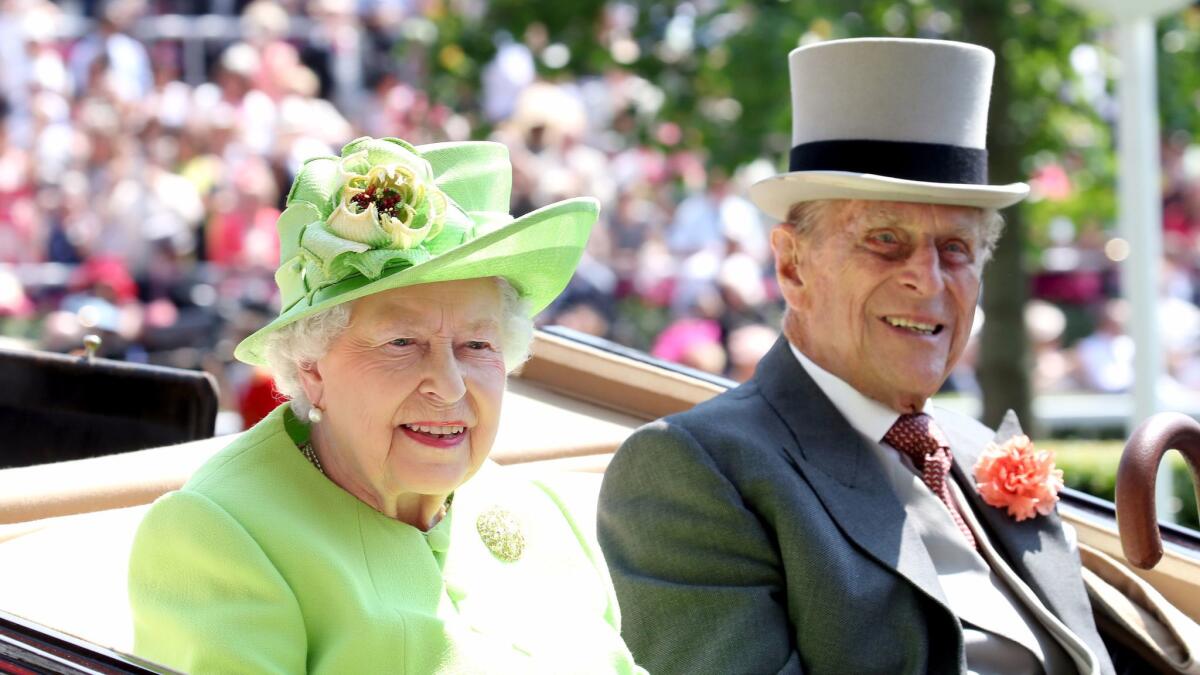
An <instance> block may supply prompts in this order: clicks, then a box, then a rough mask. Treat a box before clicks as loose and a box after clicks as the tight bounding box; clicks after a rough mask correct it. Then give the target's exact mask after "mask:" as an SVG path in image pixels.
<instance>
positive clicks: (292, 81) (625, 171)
mask: <svg viewBox="0 0 1200 675" xmlns="http://www.w3.org/2000/svg"><path fill="white" fill-rule="evenodd" d="M964 4H969V5H971V6H972V7H970V8H963V7H962V5H964ZM0 6H2V7H3V14H2V15H0V93H2V96H3V98H2V101H0V115H3V124H2V125H0V134H2V135H0V335H3V336H4V337H2V338H0V339H2V340H3V342H4V344H5V345H6V346H20V347H33V348H41V349H49V350H54V351H63V352H67V351H72V350H76V349H78V348H79V347H80V346H81V344H82V337H83V335H85V334H87V333H99V334H101V335H102V336H103V338H104V342H103V347H102V355H104V356H108V357H110V358H116V359H124V360H128V361H136V362H147V363H156V364H165V365H173V366H179V367H184V368H197V369H204V370H207V371H209V372H211V373H212V374H213V375H214V376H215V377H216V378H217V380H218V382H219V383H220V392H221V405H222V410H223V413H222V415H221V417H220V422H219V429H218V430H219V431H220V432H231V431H237V430H239V429H241V428H244V427H245V426H247V425H249V424H252V423H253V422H254V421H256V420H257V419H259V418H261V417H262V415H264V414H265V413H266V411H268V410H269V409H270V408H272V407H273V406H274V405H275V400H274V394H273V391H272V389H271V383H270V379H269V376H268V375H267V374H266V373H262V372H256V371H254V370H253V369H251V368H250V367H248V366H244V365H242V364H239V363H237V362H236V361H234V360H233V358H232V352H233V347H234V345H235V344H237V342H238V341H239V340H240V339H241V338H242V337H243V336H245V335H246V334H248V333H249V332H250V331H252V330H254V329H255V328H257V327H259V326H261V325H262V324H263V323H265V322H266V321H267V320H268V319H269V317H271V316H273V315H274V314H275V313H276V311H277V304H276V303H277V295H276V291H275V287H274V283H273V279H272V274H273V272H274V270H275V267H276V265H277V263H278V242H277V239H276V235H275V230H274V221H275V218H276V217H277V216H278V215H279V212H280V209H281V207H282V202H283V199H284V197H285V195H286V190H287V186H288V185H289V184H290V182H291V179H292V177H293V175H294V174H295V172H296V170H297V168H298V167H299V166H300V164H301V163H302V162H303V161H304V160H305V159H307V158H309V157H313V156H318V155H327V154H331V153H336V152H337V151H338V149H339V148H340V147H341V145H342V144H343V143H345V142H346V141H348V140H350V139H352V138H354V137H356V136H358V135H362V134H370V135H375V136H384V135H392V136H400V137H402V138H405V139H407V140H409V141H411V142H413V143H416V144H420V143H428V142H435V141H444V140H466V139H493V140H497V141H500V142H503V143H505V144H506V145H507V146H508V147H509V149H510V151H511V154H512V161H513V168H514V175H513V196H512V210H513V213H514V214H521V213H524V212H527V211H530V210H532V209H535V208H538V207H540V206H542V205H545V204H548V203H550V202H553V201H555V200H558V199H562V198H565V197H571V196H577V195H594V196H596V197H597V198H599V199H600V201H601V202H602V204H603V213H602V217H601V221H600V223H599V225H598V226H597V228H596V231H595V233H594V234H593V237H592V239H591V242H590V245H589V249H588V254H587V256H586V258H585V260H584V262H583V264H582V265H581V266H580V268H579V272H578V274H577V275H576V277H575V279H574V280H573V281H572V283H571V285H570V287H569V289H568V291H567V292H566V293H565V294H564V295H563V297H562V298H561V299H560V301H559V302H558V303H556V304H555V305H554V306H553V307H551V308H550V309H549V310H548V311H547V312H545V313H544V314H543V315H542V316H541V317H540V322H541V323H543V324H559V325H563V326H567V327H570V328H573V329H575V330H578V331H582V332H585V333H590V334H594V335H598V336H602V337H605V338H608V339H611V340H615V341H617V342H620V343H622V344H626V345H630V346H633V347H636V348H638V349H642V350H645V351H647V352H650V353H651V354H653V355H655V356H657V357H660V358H663V359H666V360H669V361H674V362H677V363H680V364H684V365H687V366H691V367H694V368H697V369H700V370H705V371H709V372H712V373H716V374H721V375H725V376H728V377H730V378H733V379H737V380H742V379H745V378H746V377H748V376H749V374H750V373H751V372H752V371H753V368H754V365H755V363H756V362H757V360H758V359H759V357H760V356H761V355H762V354H764V353H765V352H766V350H767V349H768V348H769V347H770V345H771V344H772V342H773V341H774V339H775V337H776V336H777V334H778V329H777V323H778V317H779V314H780V303H779V300H778V291H777V289H776V287H775V284H774V280H773V272H772V268H771V261H770V252H769V249H768V247H767V240H766V234H767V232H768V230H769V227H770V226H771V225H772V223H770V222H767V221H766V220H765V219H764V217H763V216H762V215H761V214H760V213H759V212H758V211H757V210H756V209H755V208H754V207H753V206H752V205H751V204H750V203H749V202H748V201H747V200H746V199H745V197H744V195H745V194H746V188H747V186H748V185H749V184H750V183H752V182H753V181H755V180H758V179H761V178H763V177H766V176H769V175H771V174H773V173H774V172H775V171H776V170H778V168H779V167H781V166H783V165H784V159H783V158H784V157H785V155H786V153H787V151H788V149H789V146H790V93H789V91H788V85H787V72H786V54H787V52H788V51H789V50H790V49H792V48H794V47H796V46H797V45H802V44H807V43H811V42H815V41H819V40H825V39H829V38H837V37H853V36H864V35H897V36H919V37H932V38H941V37H944V38H954V39H966V40H970V41H974V42H979V43H983V44H987V45H989V46H991V47H992V48H993V49H995V50H996V51H997V55H998V69H997V70H998V77H999V78H1000V79H1001V80H1002V81H1003V82H1004V83H1005V84H1004V86H1003V87H1002V88H999V89H998V90H997V94H996V97H997V98H996V101H995V103H996V105H995V107H994V109H993V113H992V116H993V119H992V126H993V132H992V138H991V139H990V140H989V144H990V145H991V147H992V164H993V167H992V173H993V178H994V182H1007V181H1009V180H1027V181H1028V182H1030V183H1031V184H1032V187H1033V194H1032V197H1031V198H1030V200H1029V201H1028V202H1026V203H1025V204H1024V205H1022V206H1021V207H1019V208H1018V209H1014V210H1011V211H1010V212H1009V213H1008V214H1007V217H1008V219H1009V221H1010V235H1009V237H1008V239H1007V240H1006V243H1005V244H1004V245H1002V248H1001V251H1000V252H998V255H997V265H999V267H997V269H998V270H1007V271H1004V272H1003V274H1005V275H1006V276H1004V277H1003V278H1000V279H997V278H989V280H988V281H987V283H986V284H985V292H986V293H988V294H991V295H992V296H993V298H1000V299H1003V298H1005V297H1008V298H1012V299H1014V301H1015V302H1017V303H1019V304H1018V305H1017V307H1023V312H1022V311H1017V312H1015V313H1009V315H1007V316H1002V315H1001V316H994V317H993V316H988V317H982V320H981V321H980V322H979V323H980V324H981V325H982V324H983V323H984V322H986V321H989V320H992V321H996V322H1004V323H1003V324H1000V323H997V324H995V325H998V326H1002V327H1004V328H1005V330H1004V331H1000V332H999V333H998V334H1000V335H1004V336H1006V339H1007V343H1012V344H1011V345H1009V344H1007V343H1006V344H1004V345H1000V344H998V343H997V342H995V341H993V343H992V344H989V343H988V342H987V341H986V340H985V341H983V343H982V344H980V343H979V342H976V343H975V344H973V345H972V347H971V348H970V349H969V351H968V354H967V357H966V358H965V359H964V362H963V364H962V366H961V367H960V368H959V369H958V370H957V371H956V372H955V373H954V374H953V376H952V377H951V379H950V381H949V382H948V383H947V387H946V389H947V391H946V401H947V405H951V406H958V407H959V408H960V409H963V410H966V411H968V412H974V413H979V412H980V411H981V410H983V408H982V404H981V401H983V400H985V397H986V396H1000V397H1007V398H1006V400H1009V399H1012V398H1013V397H1015V398H1016V399H1017V400H1022V398H1024V399H1025V400H1029V401H1031V402H1032V410H1033V412H1034V416H1033V417H1034V419H1035V424H1036V426H1035V428H1036V430H1037V431H1038V433H1039V435H1042V436H1045V437H1046V438H1047V439H1050V438H1054V439H1055V440H1054V441H1053V443H1054V444H1056V445H1057V446H1058V447H1059V448H1060V454H1061V456H1062V458H1063V459H1062V461H1060V464H1064V465H1066V466H1067V467H1068V481H1069V482H1073V484H1074V485H1076V486H1079V487H1084V488H1086V489H1088V490H1090V491H1093V492H1095V493H1097V494H1100V495H1101V496H1106V497H1109V498H1111V490H1112V484H1111V481H1112V467H1113V466H1114V464H1115V452H1116V451H1117V450H1118V449H1119V445H1120V443H1119V442H1113V441H1112V440H1111V439H1114V438H1119V437H1120V435H1121V434H1123V433H1124V424H1125V420H1126V419H1127V418H1128V417H1129V414H1130V409H1131V408H1130V404H1129V400H1128V395H1127V392H1128V391H1129V390H1130V387H1131V385H1132V383H1133V382H1134V379H1135V377H1136V376H1137V373H1136V372H1135V369H1134V362H1133V344H1132V341H1131V339H1130V337H1129V335H1128V334H1127V328H1128V325H1127V323H1128V316H1129V307H1127V306H1126V305H1125V303H1124V301H1123V300H1120V299H1118V297H1119V296H1120V283H1121V279H1120V272H1119V263H1120V261H1122V260H1123V259H1125V258H1126V257H1127V256H1129V255H1130V243H1129V242H1128V241H1126V240H1125V239H1122V238H1120V237H1119V236H1117V235H1116V233H1115V232H1116V225H1115V219H1116V203H1115V198H1116V197H1115V196H1116V183H1115V181H1116V176H1115V173H1116V166H1117V163H1116V159H1115V148H1114V136H1115V133H1114V123H1115V115H1116V108H1117V106H1116V100H1115V95H1114V78H1115V77H1117V75H1118V72H1119V63H1118V62H1117V60H1116V58H1115V56H1114V48H1113V45H1112V41H1113V36H1112V29H1111V26H1110V24H1109V23H1108V22H1106V21H1105V20H1104V18H1103V17H1098V16H1093V15H1087V14H1083V13H1080V12H1078V11H1076V10H1074V9H1070V8H1068V7H1066V6H1064V5H1062V4H1061V3H1060V2H1058V1H1039V2H1037V3H1033V2H1026V1H1023V0H1009V1H1007V2H1004V1H988V2H972V3H952V2H940V1H935V0H910V1H908V2H894V1H891V0H860V1H858V2H825V3H812V2H728V3H719V2H715V1H712V0H693V1H690V2H607V1H600V0H581V1H574V0H572V1H570V2H563V1H558V2H553V1H537V2H527V1H519V0H499V1H497V2H484V1H482V0H457V1H455V0H429V1H421V0H412V1H403V0H395V1H389V0H319V1H312V2H302V1H298V0H297V1H283V2H273V1H269V0H255V1H254V2H249V3H247V2H242V1H239V0H224V1H222V0H212V1H208V2H203V1H200V0H193V1H189V0H159V1H140V0H114V1H112V2H95V1H77V2H58V3H51V2H45V1H41V0H5V1H4V2H3V3H2V4H0ZM847 8H849V9H850V11H847ZM1158 51H1159V53H1158V64H1159V91H1160V94H1159V103H1160V106H1161V124H1162V141H1161V143H1162V146H1161V151H1162V159H1163V176H1164V180H1163V185H1162V204H1163V222H1162V223H1161V225H1160V224H1158V223H1151V224H1147V227H1161V228H1162V230H1163V234H1164V237H1165V240H1164V241H1165V246H1164V251H1165V255H1164V256H1163V258H1162V260H1161V267H1160V270H1159V278H1158V289H1159V295H1160V302H1159V307H1160V311H1159V323H1160V326H1159V327H1160V336H1161V341H1162V344H1161V349H1162V351H1163V354H1164V357H1165V359H1166V365H1167V374H1166V377H1165V378H1164V380H1163V382H1162V386H1161V387H1160V395H1161V397H1162V400H1163V402H1164V405H1165V407H1166V408H1168V409H1176V410H1184V411H1186V412H1190V413H1192V414H1194V415H1200V339H1198V338H1200V309H1198V308H1197V305H1196V303H1197V299H1198V286H1197V284H1198V282H1200V276H1198V274H1200V270H1198V263H1197V260H1198V257H1200V238H1198V236H1197V234H1198V233H1200V145H1198V144H1197V142H1196V141H1197V132H1198V131H1200V10H1197V9H1195V8H1192V9H1188V10H1185V11H1183V12H1181V13H1178V14H1175V15H1172V16H1171V17H1169V18H1166V19H1163V20H1162V21H1160V22H1159V25H1158ZM814 95H820V92H814ZM1005 261H1007V262H1005ZM1001 304H1002V303H1001ZM987 306H988V305H986V304H985V308H986V307H987ZM981 332H982V331H981ZM1022 335H1026V336H1027V338H1028V341H1024V340H1022V339H1021V336H1022ZM1013 345H1016V347H1014V346H1013ZM1001 349H1003V350H1004V351H1003V352H1001V351H997V350H1001ZM989 350H991V351H990V352H989ZM989 353H991V354H994V355H995V354H999V355H1000V358H999V359H998V361H999V362H1001V366H1002V367H1003V366H1005V364H1007V366H1006V367H1007V368H1008V370H1007V371H1005V370H1003V368H1002V369H1001V371H1000V372H1001V374H1002V375H1001V376H1000V377H998V378H993V379H992V380H990V381H989V380H988V378H986V377H979V373H978V372H977V370H976V365H977V364H979V363H981V356H986V355H987V354H989ZM1005 372H1007V373H1017V374H1016V375H1011V374H1010V375H1003V373H1005ZM1026 379H1027V380H1028V381H1027V382H1026V381H1025V380H1026ZM981 381H983V382H985V383H987V386H984V387H981V385H980V382H981ZM985 390H986V391H985ZM1080 439H1084V440H1080ZM1103 439H1109V440H1107V441H1106V440H1103ZM1180 464H1181V463H1180ZM1178 474H1179V477H1180V480H1181V481H1182V480H1183V478H1182V476H1183V473H1182V470H1180V471H1179V472H1178ZM1178 494H1185V492H1183V491H1178ZM1174 508H1175V510H1177V511H1179V513H1180V517H1181V518H1182V519H1183V520H1184V521H1185V522H1192V523H1195V519H1196V515H1195V505H1194V504H1193V503H1191V502H1190V500H1189V499H1186V498H1185V499H1182V500H1179V503H1178V504H1175V505H1174Z"/></svg>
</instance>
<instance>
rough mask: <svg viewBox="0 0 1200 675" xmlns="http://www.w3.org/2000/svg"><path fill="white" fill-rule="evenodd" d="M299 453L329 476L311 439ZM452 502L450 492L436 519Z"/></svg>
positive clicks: (439, 518) (444, 512)
mask: <svg viewBox="0 0 1200 675" xmlns="http://www.w3.org/2000/svg"><path fill="white" fill-rule="evenodd" d="M300 454H302V455H304V457H305V458H306V459H307V460H308V461H309V462H311V463H312V465H313V466H315V467H317V471H320V472H321V475H322V476H325V477H328V476H329V474H327V473H325V468H324V467H322V466H321V460H320V458H318V457H317V451H316V450H315V449H314V448H313V444H312V441H305V442H304V445H301V446H300ZM453 502H454V493H453V492H452V493H450V495H449V496H447V497H446V501H445V503H443V504H442V508H441V509H439V510H438V515H437V520H441V519H442V518H443V517H445V515H446V513H447V511H449V510H450V504H452V503H453ZM376 510H378V509H376ZM381 513H382V512H381ZM435 522H436V521H435ZM517 555H518V556H519V555H520V554H519V553H518V554H517Z"/></svg>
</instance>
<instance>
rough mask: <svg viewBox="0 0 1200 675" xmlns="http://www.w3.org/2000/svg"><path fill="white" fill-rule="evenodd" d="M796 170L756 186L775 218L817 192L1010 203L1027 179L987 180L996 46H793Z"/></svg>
mask: <svg viewBox="0 0 1200 675" xmlns="http://www.w3.org/2000/svg"><path fill="white" fill-rule="evenodd" d="M788 60H789V64H790V66H791V78H792V152H791V161H790V166H789V170H788V172H787V173H783V174H780V175H777V176H773V177H771V178H768V179H766V180H763V181H760V182H758V183H756V184H755V185H753V186H752V187H751V188H750V198H751V199H752V200H753V201H754V203H755V204H757V205H758V207H759V208H761V209H762V210H763V211H765V212H767V213H768V214H770V215H771V216H772V217H774V218H777V219H779V220H784V219H786V217H787V212H788V209H789V208H790V207H791V206H792V204H794V203H796V202H801V201H810V200H814V199H873V200H888V201H903V202H923V203H930V204H952V205H959V206H976V207H981V208H1003V207H1005V206H1010V205H1012V204H1015V203H1017V202H1019V201H1021V200H1022V199H1024V198H1025V196H1026V195H1027V194H1028V193H1029V186H1028V185H1026V184H1025V183H1011V184H1009V185H988V178H987V149H986V146H985V140H986V138H987V112H988V99H989V98H990V95H991V86H992V68H993V66H994V65H995V56H994V55H993V54H992V52H991V50H989V49H986V48H984V47H980V46H977V45H971V44H965V43H962V42H949V41H945V40H910V39H885V38H864V39H854V40H833V41H830V42H822V43H818V44H814V45H809V46H806V47H800V48H799V49H795V50H792V53H791V54H790V55H789V57H788Z"/></svg>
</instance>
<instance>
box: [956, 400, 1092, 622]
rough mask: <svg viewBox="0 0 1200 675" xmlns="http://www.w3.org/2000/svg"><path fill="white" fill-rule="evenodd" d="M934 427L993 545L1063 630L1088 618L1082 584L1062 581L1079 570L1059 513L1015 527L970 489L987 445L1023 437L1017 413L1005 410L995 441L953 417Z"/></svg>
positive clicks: (970, 423) (975, 426) (980, 427)
mask: <svg viewBox="0 0 1200 675" xmlns="http://www.w3.org/2000/svg"><path fill="white" fill-rule="evenodd" d="M938 424H939V425H940V426H941V427H942V429H943V430H944V431H945V432H946V435H947V437H948V438H949V441H950V448H951V450H952V452H953V453H954V467H953V469H952V472H953V474H954V478H955V480H956V481H958V484H959V487H961V488H962V492H963V495H964V496H965V497H966V501H967V503H968V504H970V506H971V509H972V510H973V511H974V513H975V515H976V517H977V519H978V520H979V521H980V523H981V524H983V526H984V527H985V528H986V529H987V532H988V536H989V537H990V538H991V541H992V544H993V546H994V547H995V548H996V549H997V550H998V551H999V552H1000V553H1001V554H1002V555H1003V556H1004V557H1005V559H1006V560H1007V561H1008V563H1009V565H1010V566H1011V567H1012V568H1013V571H1015V572H1016V573H1017V575H1018V576H1020V577H1021V578H1022V579H1024V580H1025V581H1026V583H1028V584H1029V586H1030V588H1032V589H1033V591H1034V592H1035V593H1037V595H1038V597H1039V598H1040V599H1041V600H1042V602H1043V603H1045V605H1046V606H1047V607H1048V608H1049V609H1050V611H1052V612H1053V613H1054V614H1055V615H1056V616H1058V617H1059V618H1060V619H1062V620H1063V622H1064V623H1066V624H1067V625H1068V626H1073V627H1074V626H1079V625H1081V624H1079V623H1077V622H1076V620H1077V619H1079V618H1080V617H1081V616H1090V613H1091V609H1090V608H1089V606H1088V604H1087V596H1086V592H1085V591H1084V590H1083V588H1082V584H1069V583H1068V584H1064V583H1063V579H1079V578H1080V570H1079V556H1078V555H1077V554H1075V553H1074V552H1073V551H1072V550H1071V547H1070V545H1069V544H1068V543H1067V540H1066V537H1065V536H1064V535H1063V530H1062V521H1061V520H1060V519H1059V516H1058V512H1057V511H1055V512H1053V513H1051V514H1050V515H1048V516H1036V517H1034V518H1031V519H1029V520H1026V521H1024V522H1020V523H1018V522H1017V521H1016V520H1015V519H1014V518H1012V517H1011V516H1009V515H1008V513H1007V512H1006V511H1005V510H1004V509H1000V508H996V507H994V506H990V505H988V504H987V503H986V502H984V501H983V499H982V498H981V497H980V496H979V493H978V492H977V491H976V490H975V479H974V474H973V472H972V469H973V467H974V466H975V463H976V462H977V461H978V460H979V455H980V454H982V452H983V449H984V448H985V447H986V446H987V444H988V443H989V442H993V441H994V442H996V443H1002V442H1004V441H1006V440H1008V439H1009V438H1011V437H1012V436H1014V435H1016V434H1019V433H1022V432H1021V426H1020V423H1019V422H1018V421H1017V417H1016V415H1015V414H1014V413H1013V412H1012V411H1009V413H1008V415H1006V416H1005V418H1004V422H1003V423H1002V424H1001V425H1000V430H999V431H998V432H997V433H996V434H995V436H994V437H993V436H992V434H991V431H990V430H988V429H987V428H986V427H984V426H983V425H980V424H977V423H974V422H973V421H969V420H960V419H958V418H957V417H956V416H951V415H939V416H938ZM1076 586H1079V587H1078V588H1076Z"/></svg>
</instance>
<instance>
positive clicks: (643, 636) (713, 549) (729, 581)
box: [597, 422, 800, 673]
mask: <svg viewBox="0 0 1200 675" xmlns="http://www.w3.org/2000/svg"><path fill="white" fill-rule="evenodd" d="M597 526H598V535H599V540H600V545H601V547H602V549H603V551H604V556H605V559H606V560H607V562H608V566H609V569H610V570H611V572H612V580H613V584H614V586H615V587H616V591H617V598H618V600H619V601H620V605H621V615H622V619H623V623H624V626H623V630H622V636H623V637H624V638H625V643H626V644H627V645H628V646H629V649H630V651H631V652H633V656H634V658H635V659H636V660H637V662H638V663H639V664H641V665H642V666H643V667H645V668H646V669H647V670H648V671H650V672H651V673H735V672H736V673H768V672H769V673H777V672H788V673H795V672H799V671H800V666H799V659H798V656H797V653H796V650H795V647H794V646H793V637H792V632H791V629H790V623H789V619H788V608H787V605H786V599H785V589H786V583H785V580H784V578H783V576H782V569H783V567H782V565H781V563H780V560H779V558H778V554H777V552H776V548H775V546H774V545H773V543H772V541H771V537H770V535H769V534H768V532H767V530H766V528H764V526H763V524H762V523H761V522H760V521H759V518H758V516H757V515H756V514H754V513H753V512H752V511H750V510H749V509H748V508H746V506H745V504H744V503H743V501H742V499H741V496H740V495H739V493H738V490H737V489H736V487H735V486H734V485H732V484H731V483H730V482H729V480H728V479H727V478H726V477H725V476H724V475H723V474H722V473H721V470H720V468H719V467H718V466H717V465H716V463H715V462H714V461H713V458H712V456H711V455H710V454H709V453H708V452H707V451H706V450H705V449H704V448H703V447H701V445H700V444H699V443H698V442H697V441H696V440H695V438H693V437H692V435H691V434H689V433H688V432H687V431H686V430H684V429H682V428H680V427H679V426H676V425H671V424H669V423H666V422H657V423H655V424H652V425H650V426H647V427H643V428H642V429H640V430H638V431H637V432H635V433H634V434H633V435H632V436H630V437H629V439H627V440H626V441H625V443H624V444H623V445H622V446H621V449H620V450H619V451H618V452H617V454H616V456H615V457H614V458H613V461H612V463H611V464H609V467H608V470H607V472H606V473H605V477H604V483H603V486H602V488H601V491H600V504H599V513H598V518H597Z"/></svg>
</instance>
